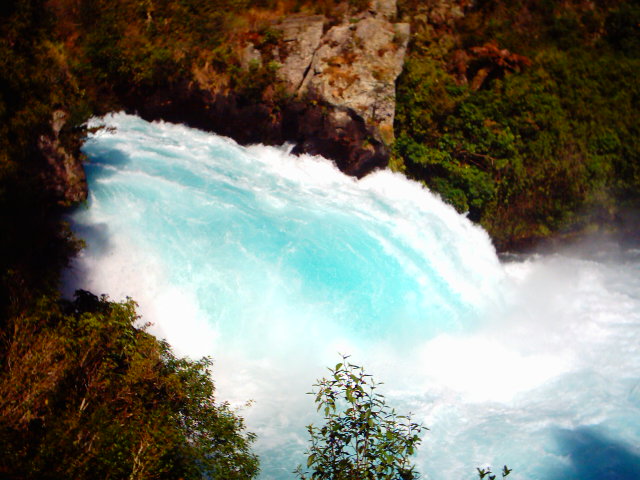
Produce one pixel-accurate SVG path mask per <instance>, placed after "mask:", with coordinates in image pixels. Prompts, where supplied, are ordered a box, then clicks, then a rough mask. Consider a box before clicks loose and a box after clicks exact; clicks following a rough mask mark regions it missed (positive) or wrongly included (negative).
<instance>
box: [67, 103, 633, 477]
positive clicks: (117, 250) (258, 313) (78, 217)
mask: <svg viewBox="0 0 640 480" xmlns="http://www.w3.org/2000/svg"><path fill="white" fill-rule="evenodd" d="M91 123H92V124H91V126H99V125H101V126H103V128H102V129H99V130H98V131H96V132H95V133H92V134H91V135H90V137H89V138H88V140H87V142H86V143H85V145H84V152H85V153H86V154H87V156H88V158H89V162H88V164H87V166H86V169H87V175H88V179H89V184H90V199H89V202H88V204H87V206H86V208H83V209H81V210H79V211H77V212H75V213H74V214H73V216H72V219H71V221H72V224H73V228H74V231H75V232H76V233H77V234H78V235H79V236H80V237H82V238H84V239H85V240H86V241H87V248H86V249H85V250H84V251H83V252H81V254H80V255H79V256H78V258H77V259H76V260H75V262H74V264H73V265H72V266H71V268H70V269H69V270H68V272H67V273H66V279H65V286H66V290H67V292H68V293H69V292H72V291H73V290H74V289H75V288H85V289H89V290H91V291H93V292H94V293H106V294H108V295H109V296H110V297H111V298H112V299H116V300H117V299H122V298H124V297H125V296H131V297H133V298H134V299H135V300H136V301H137V302H138V303H139V312H140V313H141V315H142V317H143V321H150V322H153V326H152V327H151V331H152V332H153V333H155V334H156V335H158V336H160V337H163V338H166V339H167V340H168V341H169V342H170V344H171V345H172V346H173V347H174V349H175V350H176V351H177V353H179V354H182V355H189V356H194V357H197V356H201V355H209V356H211V357H213V359H214V362H215V364H214V365H215V368H214V380H215V382H216V385H217V387H218V397H219V398H221V399H225V400H230V401H231V402H232V403H233V404H234V405H237V406H238V407H239V408H241V414H242V415H243V416H245V417H246V419H247V422H248V425H249V428H250V429H251V430H252V431H254V432H256V433H257V434H258V436H259V440H258V442H257V445H256V448H257V451H258V453H259V454H260V456H261V462H262V466H263V473H262V478H264V479H277V480H279V479H285V478H294V477H293V475H292V474H291V471H292V470H293V469H294V468H295V467H296V466H297V464H298V463H300V462H302V461H303V452H304V449H305V444H306V441H307V436H306V431H305V428H304V427H305V425H306V424H308V423H312V422H317V421H318V418H317V417H316V415H315V408H314V405H313V399H312V398H311V397H310V396H308V395H305V392H308V391H309V389H310V388H311V384H312V383H314V381H315V379H316V378H319V377H321V376H323V375H325V373H326V368H325V367H326V366H328V365H332V364H335V363H336V360H337V359H338V357H339V355H338V354H339V353H345V354H351V355H352V359H353V360H354V361H356V363H359V364H363V365H364V366H365V368H366V369H367V370H368V371H369V372H370V373H372V374H373V375H374V377H375V378H376V380H378V381H383V382H385V384H384V386H383V387H382V388H383V393H385V395H386V396H387V400H388V403H389V404H391V405H392V406H395V407H396V408H397V409H398V410H400V411H411V412H413V414H414V416H415V417H416V419H418V420H419V421H422V422H423V423H424V424H425V426H427V427H429V428H430V430H429V431H428V432H426V433H425V436H424V443H423V445H422V447H421V449H420V452H419V455H418V457H417V459H416V461H417V463H418V466H419V470H420V471H421V472H423V473H425V474H427V475H428V477H429V478H434V479H439V478H442V479H453V478H473V477H474V471H475V467H477V466H482V465H486V464H492V465H494V466H496V467H498V468H499V467H501V465H502V464H503V463H507V464H508V465H509V466H510V467H512V468H514V470H515V473H514V474H517V477H516V478H521V479H522V478H531V479H535V478H540V479H542V478H544V479H545V480H547V479H549V478H576V479H578V478H580V479H583V478H594V479H595V478H636V477H637V476H638V475H639V474H640V460H639V459H640V449H639V448H638V445H640V415H639V414H640V378H639V377H640V373H639V372H640V369H639V368H638V367H639V366H640V349H639V348H638V345H639V344H640V343H639V342H638V340H639V339H640V309H639V308H638V307H640V276H639V275H638V270H639V268H640V255H638V252H627V253H626V254H625V255H619V256H617V257H615V258H606V259H598V260H594V259H583V258H580V257H578V256H575V255H567V254H562V255H560V254H557V255H549V256H540V257H529V258H522V259H518V260H513V261H510V262H503V263H501V262H500V261H499V260H498V258H497V256H496V253H495V250H494V248H493V246H492V244H491V241H490V239H489V237H488V235H487V234H486V232H484V231H483V230H482V229H481V228H479V227H477V226H475V225H473V224H472V223H471V222H470V221H468V219H467V218H466V217H464V216H463V215H459V214H458V213H457V212H456V211H455V210H454V209H453V208H451V207H450V206H447V205H445V204H444V203H443V202H442V201H441V200H440V199H439V198H438V196H437V195H434V194H432V193H431V192H429V191H428V190H426V189H425V188H423V187H422V186H421V185H419V184H417V183H415V182H411V181H409V180H407V179H406V178H404V177H403V176H401V175H399V174H394V173H392V172H389V171H380V172H376V173H374V174H372V175H369V176H367V177H365V178H364V179H362V180H356V179H354V178H351V177H347V176H345V175H343V174H342V173H341V172H339V171H338V170H337V169H336V168H335V167H334V166H333V165H332V164H331V163H330V162H328V161H326V160H324V159H322V158H318V157H311V156H302V157H294V156H292V155H290V154H289V153H288V151H287V150H286V148H273V147H265V146H258V145H256V146H251V147H241V146H238V145H237V144H236V143H235V142H233V141H232V140H229V139H227V138H224V137H220V136H217V135H214V134H209V133H204V132H201V131H198V130H194V129H189V128H186V127H184V126H178V125H172V124H167V123H148V122H145V121H143V120H141V119H139V118H137V117H135V116H130V115H125V114H121V113H119V114H112V115H109V116H107V117H104V118H102V119H94V120H92V122H91ZM249 400H252V401H253V403H252V405H251V406H244V404H245V402H247V401H249ZM594 451H597V452H607V453H600V454H599V455H598V454H594V453H592V452H594ZM603 469H604V470H603ZM612 469H613V470H612ZM612 471H613V472H617V473H616V474H618V476H609V477H607V476H606V473H607V472H612ZM589 472H592V473H589ZM620 472H622V473H620ZM596 474H598V475H600V476H599V477H596V476H589V475H596ZM603 475H604V477H603ZM625 475H627V476H625Z"/></svg>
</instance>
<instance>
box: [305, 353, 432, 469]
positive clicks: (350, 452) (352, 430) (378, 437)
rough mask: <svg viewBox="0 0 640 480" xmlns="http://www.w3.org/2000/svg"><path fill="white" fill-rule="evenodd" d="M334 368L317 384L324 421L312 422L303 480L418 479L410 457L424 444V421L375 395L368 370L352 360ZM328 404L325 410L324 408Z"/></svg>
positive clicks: (345, 357) (319, 406) (375, 386)
mask: <svg viewBox="0 0 640 480" xmlns="http://www.w3.org/2000/svg"><path fill="white" fill-rule="evenodd" d="M347 359H348V357H347V356H344V357H343V362H341V363H338V364H337V365H336V366H335V368H334V369H329V371H330V373H331V375H330V376H329V378H323V379H321V380H318V382H317V383H316V384H315V385H314V387H316V388H317V391H315V392H312V394H313V395H315V400H316V403H317V404H318V411H321V410H322V411H324V425H323V426H322V427H320V428H317V427H314V426H313V425H309V426H308V427H307V430H308V431H309V434H310V436H311V440H310V442H311V445H310V447H309V450H308V456H307V466H306V469H303V468H302V467H301V466H299V467H298V469H297V470H296V473H297V474H298V475H299V476H300V478H301V479H307V478H311V479H327V480H329V479H331V480H347V479H371V480H373V479H375V480H383V479H384V480H392V479H393V480H395V479H412V478H417V473H416V472H415V468H414V466H413V465H412V464H411V462H410V459H409V457H410V456H411V455H413V453H414V452H415V449H416V447H417V446H418V445H419V444H420V442H421V438H420V433H421V431H422V429H423V427H422V425H419V424H416V423H413V422H411V418H410V416H400V415H397V414H396V412H395V411H394V410H393V409H391V408H390V407H388V406H387V405H386V403H385V400H384V397H383V396H382V395H381V394H379V393H375V390H376V388H377V385H378V384H376V383H375V382H374V380H373V379H372V378H371V376H370V375H368V374H365V373H364V369H363V368H362V367H359V366H357V365H354V364H351V363H349V362H348V361H347ZM323 407H324V408H323Z"/></svg>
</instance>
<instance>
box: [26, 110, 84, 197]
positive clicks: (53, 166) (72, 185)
mask: <svg viewBox="0 0 640 480" xmlns="http://www.w3.org/2000/svg"><path fill="white" fill-rule="evenodd" d="M66 120H67V114H66V112H65V111H63V110H56V111H54V112H53V115H52V119H51V133H49V134H45V135H41V136H40V137H39V138H38V149H39V150H40V152H41V154H42V156H43V158H44V160H45V161H46V163H47V166H48V169H47V171H46V172H45V173H44V177H45V178H44V180H45V185H46V186H47V188H48V189H49V190H50V192H51V193H52V194H53V195H54V196H55V197H56V199H57V201H58V203H59V204H60V205H62V206H71V205H74V204H77V203H80V202H83V201H84V200H86V199H87V193H88V190H87V178H86V175H85V172H84V168H83V167H82V158H81V157H82V156H81V154H80V152H79V151H78V152H73V153H71V152H69V151H68V150H67V149H66V148H65V147H64V146H63V145H62V143H61V141H60V132H61V130H62V128H63V127H64V125H65V124H66Z"/></svg>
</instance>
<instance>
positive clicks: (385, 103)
mask: <svg viewBox="0 0 640 480" xmlns="http://www.w3.org/2000/svg"><path fill="white" fill-rule="evenodd" d="M408 41H409V25H408V24H406V23H396V24H393V23H390V22H389V21H387V20H386V19H385V18H384V17H380V16H376V17H369V18H363V19H361V20H358V21H357V22H355V23H353V24H346V25H345V24H343V25H338V26H335V27H333V28H331V29H330V30H329V31H328V32H327V33H326V35H325V36H324V37H323V39H322V44H321V46H320V48H319V49H318V51H317V52H316V54H315V56H314V61H313V64H312V66H311V68H310V69H309V73H308V74H307V78H305V81H304V83H303V85H302V88H301V90H300V93H301V94H311V95H313V96H317V97H319V98H321V99H322V100H324V101H326V102H327V103H329V104H330V105H333V106H336V107H347V108H349V109H351V110H353V111H354V112H355V113H357V114H358V115H359V116H360V117H362V118H363V119H364V121H365V123H366V124H367V125H370V126H372V127H375V130H377V132H378V133H379V138H380V139H381V140H383V141H384V143H387V144H388V143H390V142H391V141H392V140H393V117H394V113H395V81H396V78H397V77H398V75H400V72H401V71H402V65H403V63H404V56H405V53H406V49H407V43H408Z"/></svg>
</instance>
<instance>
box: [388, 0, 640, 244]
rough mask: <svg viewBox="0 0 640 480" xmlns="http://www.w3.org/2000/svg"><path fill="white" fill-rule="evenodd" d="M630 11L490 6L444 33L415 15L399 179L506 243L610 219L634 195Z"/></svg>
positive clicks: (613, 5)
mask: <svg viewBox="0 0 640 480" xmlns="http://www.w3.org/2000/svg"><path fill="white" fill-rule="evenodd" d="M408 8H419V7H417V6H413V7H408ZM636 10H637V7H636V6H634V4H633V2H610V5H609V6H600V7H598V8H594V9H590V8H586V7H584V5H581V4H579V3H577V2H576V3H575V4H574V3H572V2H567V3H563V4H556V3H553V4H550V5H549V8H546V7H543V6H541V5H538V4H537V2H527V1H521V2H512V3H507V2H500V1H488V2H478V4H477V5H476V6H475V7H473V8H471V7H468V8H467V11H466V13H465V15H464V16H463V17H460V18H458V19H456V20H455V21H454V20H452V21H451V22H453V23H452V24H451V25H450V26H449V27H448V28H449V30H445V31H438V30H437V29H438V28H442V27H438V26H437V25H435V26H434V25H430V24H424V23H416V24H415V25H414V27H415V28H416V33H415V35H414V42H413V45H412V51H411V54H410V58H409V60H408V63H407V68H406V69H405V72H404V73H403V75H402V77H401V79H400V81H399V86H398V105H397V116H396V126H395V127H396V134H397V138H398V141H397V143H396V154H397V156H398V157H400V158H401V159H402V161H403V163H404V169H405V171H406V172H407V174H408V175H409V176H411V177H413V178H416V179H419V180H422V181H423V182H425V183H426V184H427V185H428V186H429V187H430V188H432V189H434V190H435V191H437V192H439V193H440V194H441V195H442V196H443V197H444V199H445V200H447V201H448V202H450V203H452V204H453V205H454V206H455V207H456V208H457V209H458V210H459V211H461V212H469V216H470V218H472V219H473V220H475V221H478V222H480V223H481V224H482V225H483V226H484V227H485V228H486V229H487V230H488V231H489V233H490V234H491V235H492V237H493V238H494V240H496V242H497V243H498V246H499V247H501V248H506V247H509V246H512V245H517V244H519V243H522V242H528V241H531V240H532V239H536V238H543V237H546V236H548V235H550V234H552V233H558V232H571V231H579V230H584V229H586V228H589V227H590V225H598V224H609V225H614V224H616V222H617V221H618V215H619V214H620V212H621V211H622V210H624V209H625V208H626V207H627V206H631V207H633V206H637V205H638V203H639V202H638V200H639V199H640V196H639V195H638V192H640V183H638V171H637V166H638V155H639V152H640V149H639V147H640V145H639V144H638V139H639V137H638V134H639V133H640V132H638V127H637V114H636V113H635V112H637V111H638V108H639V107H640V105H639V104H638V102H639V101H640V90H639V87H638V83H637V82H636V81H635V78H637V76H638V74H640V63H639V62H638V61H637V58H636V56H635V55H636V53H637V51H638V49H634V47H632V46H631V45H633V42H635V41H636V40H635V39H636V37H637V22H636V23H635V24H634V22H635V20H634V18H635V16H634V15H635V12H636ZM451 22H450V23H451ZM414 23H415V22H414ZM634 25H635V26H634ZM624 45H628V47H625V46H624ZM498 46H499V47H498ZM488 47H491V48H489V49H488ZM485 50H487V51H488V52H489V53H492V55H488V54H487V55H484V57H482V58H481V59H480V58H479V57H478V52H484V51H485ZM511 52H518V53H519V54H521V55H516V54H512V53H511ZM510 57H513V58H514V60H513V61H511V60H509V59H510ZM524 59H526V60H524ZM479 60H482V63H480V64H479V63H478V61H479ZM508 61H511V62H515V61H519V62H520V66H517V67H516V68H511V69H505V68H503V67H501V64H502V63H505V62H507V63H505V64H506V65H509V63H508ZM511 64H513V65H516V64H515V63H511Z"/></svg>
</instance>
